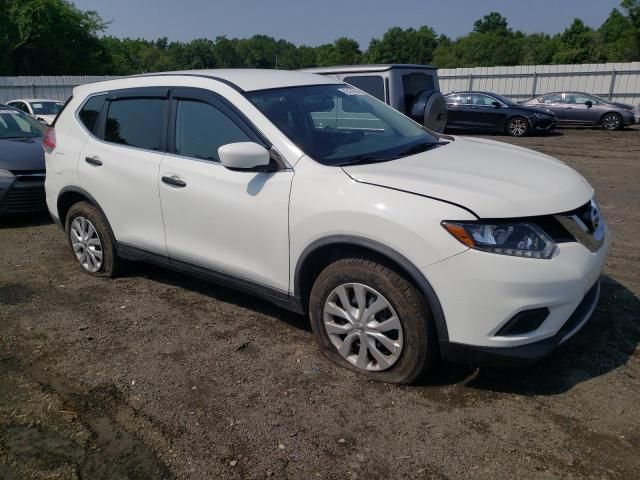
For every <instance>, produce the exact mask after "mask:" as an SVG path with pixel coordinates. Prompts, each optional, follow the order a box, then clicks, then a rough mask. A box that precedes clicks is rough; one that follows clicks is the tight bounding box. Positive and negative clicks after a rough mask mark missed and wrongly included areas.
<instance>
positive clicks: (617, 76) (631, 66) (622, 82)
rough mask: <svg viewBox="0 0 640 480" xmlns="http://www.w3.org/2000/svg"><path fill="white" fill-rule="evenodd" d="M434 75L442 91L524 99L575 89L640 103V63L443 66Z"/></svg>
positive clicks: (635, 103)
mask: <svg viewBox="0 0 640 480" xmlns="http://www.w3.org/2000/svg"><path fill="white" fill-rule="evenodd" d="M438 76H439V78H440V89H441V90H442V92H443V93H449V92H455V91H461V90H483V91H488V92H494V93H499V94H501V95H504V96H506V97H509V98H512V99H514V100H526V99H528V98H531V97H535V96H537V95H541V94H544V93H549V92H562V91H577V92H587V93H593V94H595V95H599V96H601V97H605V98H608V99H610V100H613V101H618V102H624V103H630V104H632V105H637V104H639V103H640V62H632V63H600V64H585V65H523V66H517V67H476V68H451V69H447V68H444V69H440V70H438Z"/></svg>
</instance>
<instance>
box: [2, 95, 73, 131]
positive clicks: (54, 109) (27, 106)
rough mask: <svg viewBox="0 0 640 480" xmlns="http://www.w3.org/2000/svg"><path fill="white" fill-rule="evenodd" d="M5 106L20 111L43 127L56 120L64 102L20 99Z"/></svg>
mask: <svg viewBox="0 0 640 480" xmlns="http://www.w3.org/2000/svg"><path fill="white" fill-rule="evenodd" d="M7 105H9V106H10V107H14V108H17V109H18V110H22V111H23V112H24V113H26V114H27V115H30V116H31V117H32V118H35V119H36V120H38V121H40V122H42V123H44V124H45V125H51V124H52V123H53V121H54V120H55V119H56V115H58V112H59V111H60V110H62V107H64V102H61V101H59V100H47V99H36V98H21V99H19V100H11V101H10V102H7Z"/></svg>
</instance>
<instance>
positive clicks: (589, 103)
mask: <svg viewBox="0 0 640 480" xmlns="http://www.w3.org/2000/svg"><path fill="white" fill-rule="evenodd" d="M584 104H585V105H586V106H587V107H588V108H591V107H593V102H592V101H591V100H587V101H586V102H584Z"/></svg>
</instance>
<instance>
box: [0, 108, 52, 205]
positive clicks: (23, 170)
mask: <svg viewBox="0 0 640 480" xmlns="http://www.w3.org/2000/svg"><path fill="white" fill-rule="evenodd" d="M45 130H46V127H45V126H44V125H42V124H41V123H40V122H38V121H37V120H34V119H33V118H31V117H30V116H28V115H27V114H25V113H24V112H21V111H20V110H18V109H16V108H13V107H8V106H6V105H0V215H8V214H20V213H30V212H37V211H41V210H45V209H46V208H47V206H46V202H45V196H44V176H45V166H44V151H43V149H42V137H43V136H44V132H45Z"/></svg>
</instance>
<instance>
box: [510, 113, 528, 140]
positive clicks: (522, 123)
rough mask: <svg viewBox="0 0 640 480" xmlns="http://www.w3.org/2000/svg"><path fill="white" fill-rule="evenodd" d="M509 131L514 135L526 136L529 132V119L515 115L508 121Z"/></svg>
mask: <svg viewBox="0 0 640 480" xmlns="http://www.w3.org/2000/svg"><path fill="white" fill-rule="evenodd" d="M507 133H508V134H509V135H511V136H512V137H524V136H525V135H527V134H528V133H529V121H528V120H527V119H526V118H524V117H513V118H510V119H509V121H508V122H507Z"/></svg>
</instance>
